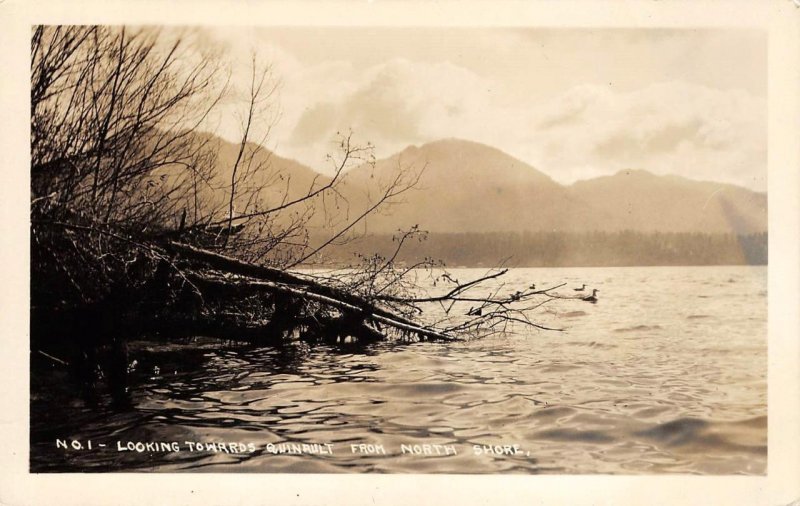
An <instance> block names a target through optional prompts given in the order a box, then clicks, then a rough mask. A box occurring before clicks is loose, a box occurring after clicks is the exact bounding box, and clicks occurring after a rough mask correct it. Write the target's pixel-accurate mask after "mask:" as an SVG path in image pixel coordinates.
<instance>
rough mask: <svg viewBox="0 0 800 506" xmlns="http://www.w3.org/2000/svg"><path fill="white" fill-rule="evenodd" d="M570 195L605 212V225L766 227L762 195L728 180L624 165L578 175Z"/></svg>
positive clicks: (616, 227) (738, 229)
mask: <svg viewBox="0 0 800 506" xmlns="http://www.w3.org/2000/svg"><path fill="white" fill-rule="evenodd" d="M569 190H570V192H571V193H572V195H574V196H575V198H577V199H578V200H580V201H581V202H584V203H586V204H587V205H589V206H591V207H592V208H593V209H596V210H597V211H598V212H599V213H602V214H603V216H605V217H606V218H607V221H606V222H605V223H603V226H602V229H603V230H605V231H616V230H636V231H641V232H708V233H713V232H735V233H739V234H748V233H753V232H763V231H766V229H767V196H766V194H763V193H757V192H753V191H750V190H747V189H745V188H741V187H738V186H734V185H729V184H723V183H713V182H707V181H692V180H690V179H686V178H682V177H678V176H657V175H654V174H651V173H649V172H646V171H643V170H624V171H620V172H618V173H617V174H615V175H613V176H606V177H599V178H596V179H590V180H587V181H580V182H577V183H575V184H573V185H572V186H571V187H570V188H569Z"/></svg>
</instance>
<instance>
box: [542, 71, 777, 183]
mask: <svg viewBox="0 0 800 506" xmlns="http://www.w3.org/2000/svg"><path fill="white" fill-rule="evenodd" d="M542 113H543V118H544V119H543V120H542V121H541V122H540V123H539V125H538V129H537V130H536V131H535V137H536V138H535V139H534V138H533V137H532V138H531V146H533V147H532V148H531V149H530V150H529V154H528V156H530V157H534V158H536V159H537V160H538V161H539V163H540V164H541V166H542V167H550V168H551V169H552V172H553V175H554V176H555V177H557V178H560V179H564V180H574V179H576V178H582V177H585V176H586V175H587V172H595V173H603V172H614V171H616V170H620V169H624V168H642V169H646V170H649V171H652V172H656V173H670V174H678V175H682V176H686V177H691V178H696V179H710V180H718V181H726V182H732V183H736V184H741V185H745V186H749V187H754V188H758V189H764V188H765V187H766V162H767V160H766V101H765V100H764V99H762V98H759V97H753V96H752V95H750V94H748V93H747V92H744V91H741V90H727V91H721V90H714V89H711V88H707V87H704V86H699V85H692V84H687V83H682V82H670V83H658V84H654V85H651V86H648V87H646V88H643V89H640V90H635V91H632V92H628V93H612V92H610V91H606V90H602V89H596V88H595V87H582V88H580V89H575V90H570V91H569V92H567V93H565V94H563V95H562V96H560V97H558V98H556V99H555V100H553V101H551V102H550V103H549V104H547V105H546V106H545V107H544V108H543V110H542ZM592 168H594V170H592Z"/></svg>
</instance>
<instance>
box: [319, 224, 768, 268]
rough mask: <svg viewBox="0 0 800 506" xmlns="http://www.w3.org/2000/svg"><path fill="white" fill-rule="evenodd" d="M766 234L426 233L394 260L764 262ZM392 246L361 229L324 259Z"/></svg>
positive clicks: (339, 260) (335, 260)
mask: <svg viewBox="0 0 800 506" xmlns="http://www.w3.org/2000/svg"><path fill="white" fill-rule="evenodd" d="M767 243H768V234H767V233H766V232H765V233H760V234H749V235H735V234H706V233H688V232H674V233H670V232H667V233H664V232H653V233H644V232H633V231H621V232H589V233H569V232H526V233H514V232H497V233H451V234H448V233H430V234H428V235H427V237H426V238H425V240H424V241H413V242H410V243H408V244H407V245H406V246H405V247H404V248H403V249H402V251H401V252H400V253H399V254H398V256H397V261H398V262H403V263H407V264H414V263H417V262H420V261H422V260H424V259H425V258H436V259H439V260H441V261H443V262H444V263H446V264H447V265H449V266H451V267H456V266H457V267H496V266H497V265H498V264H500V263H503V264H504V265H507V266H513V267H629V266H670V265H766V264H767V260H768V254H767ZM392 248H393V240H392V236H390V235H365V236H363V237H359V238H358V239H355V240H353V241H351V242H350V243H348V244H346V245H344V246H342V247H340V248H338V249H337V250H335V251H331V252H330V255H329V256H328V257H327V258H326V261H327V262H329V263H331V264H347V263H348V262H351V261H352V260H353V258H354V257H358V256H361V255H364V254H366V253H365V252H376V253H378V254H386V253H387V252H389V251H390V250H392Z"/></svg>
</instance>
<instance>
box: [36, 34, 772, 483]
mask: <svg viewBox="0 0 800 506" xmlns="http://www.w3.org/2000/svg"><path fill="white" fill-rule="evenodd" d="M30 70H31V74H30V97H31V104H30V364H29V367H30V405H29V409H30V422H29V424H30V427H29V428H30V458H29V468H30V472H32V473H75V472H80V473H84V472H91V473H96V472H100V473H108V472H188V473H191V472H230V473H417V474H418V473H424V474H438V473H452V474H509V473H515V474H617V475H663V474H696V475H758V476H764V475H765V474H766V473H767V455H768V452H767V441H768V438H767V405H768V404H767V272H768V267H767V263H768V250H767V245H768V222H767V90H768V86H767V35H766V32H764V31H761V30H755V29H734V28H731V29H723V28H708V29H681V28H602V29H596V28H579V27H575V28H571V27H559V28H547V27H519V28H512V27H509V28H488V27H366V26H365V27H332V26H328V27H319V26H314V27H312V26H308V27H303V26H292V27H288V26H287V27H281V26H272V27H255V26H253V27H226V26H202V27H200V26H153V25H145V26H143V25H36V26H32V27H31V33H30Z"/></svg>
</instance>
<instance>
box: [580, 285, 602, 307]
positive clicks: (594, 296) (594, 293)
mask: <svg viewBox="0 0 800 506" xmlns="http://www.w3.org/2000/svg"><path fill="white" fill-rule="evenodd" d="M598 291H599V290H598V289H597V288H595V289H594V290H592V294H591V295H589V296H587V297H582V298H581V300H585V301H586V302H591V303H592V304H595V303H597V292H598Z"/></svg>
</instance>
